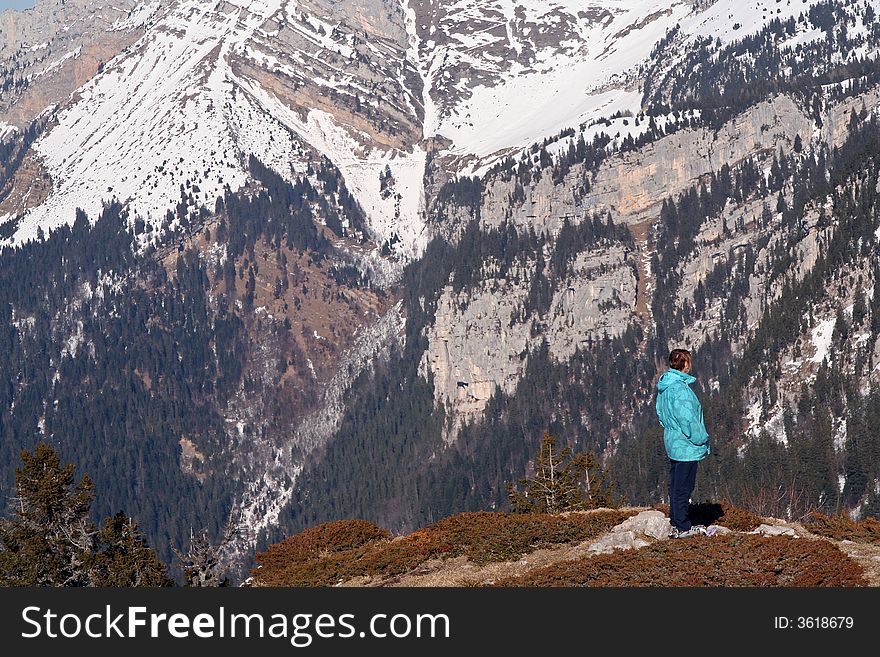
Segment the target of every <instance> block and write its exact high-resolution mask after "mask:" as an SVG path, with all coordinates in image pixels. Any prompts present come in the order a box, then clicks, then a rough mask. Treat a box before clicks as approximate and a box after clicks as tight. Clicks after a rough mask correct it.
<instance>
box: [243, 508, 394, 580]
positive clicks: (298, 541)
mask: <svg viewBox="0 0 880 657" xmlns="http://www.w3.org/2000/svg"><path fill="white" fill-rule="evenodd" d="M388 538H391V532H389V531H388V530H387V529H382V528H381V527H377V526H376V525H374V524H372V523H370V522H367V521H366V520H340V521H338V522H328V523H325V524H323V525H318V526H316V527H310V528H309V529H306V530H303V531H301V532H300V533H299V534H295V535H294V536H291V537H290V538H287V539H285V540H283V541H281V542H280V543H276V544H275V545H270V546H269V549H268V550H267V551H266V552H262V553H259V554H257V555H256V561H257V563H258V564H259V565H260V567H261V568H260V572H261V573H264V574H265V573H268V572H269V571H272V570H275V569H278V568H284V567H286V566H288V565H289V564H292V563H304V562H307V561H310V560H312V559H317V558H319V557H321V556H322V555H326V554H332V553H334V552H345V551H348V550H352V549H354V548H358V547H361V546H363V545H366V544H368V543H370V542H372V541H379V540H382V539H388Z"/></svg>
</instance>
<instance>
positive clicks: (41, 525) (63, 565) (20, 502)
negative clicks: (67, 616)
mask: <svg viewBox="0 0 880 657" xmlns="http://www.w3.org/2000/svg"><path fill="white" fill-rule="evenodd" d="M21 458H22V461H24V465H23V467H21V468H16V470H15V491H16V496H15V498H13V500H12V503H11V511H12V514H11V515H12V517H11V518H9V519H5V520H3V521H0V584H3V585H5V586H87V585H88V584H89V583H90V571H89V564H90V562H91V559H92V552H93V550H94V545H95V527H94V524H93V523H92V521H91V520H90V519H89V507H90V506H91V503H92V500H93V499H94V493H93V490H92V488H93V487H92V482H91V480H90V479H89V477H88V475H84V476H83V478H82V479H81V480H80V482H79V483H76V484H75V483H74V472H75V470H76V466H74V465H73V464H67V465H64V466H62V465H61V460H60V459H59V458H58V454H56V452H55V450H54V449H52V448H51V447H49V446H48V445H45V444H42V443H41V444H39V445H37V447H36V448H35V449H34V451H33V453H31V452H28V451H27V450H24V451H22V453H21Z"/></svg>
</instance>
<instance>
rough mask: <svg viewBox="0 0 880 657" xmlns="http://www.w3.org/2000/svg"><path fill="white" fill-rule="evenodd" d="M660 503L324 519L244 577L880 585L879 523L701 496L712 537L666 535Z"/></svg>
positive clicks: (701, 512)
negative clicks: (756, 509)
mask: <svg viewBox="0 0 880 657" xmlns="http://www.w3.org/2000/svg"><path fill="white" fill-rule="evenodd" d="M664 511H665V509H662V510H661V509H653V508H646V507H628V508H624V509H614V510H611V509H597V510H594V511H584V512H575V513H570V514H561V515H558V516H550V515H536V516H528V515H519V516H517V515H508V514H498V513H495V514H492V513H482V514H462V515H460V516H453V517H452V518H447V519H445V520H443V521H441V522H439V523H437V524H435V525H432V526H430V527H427V528H424V529H421V530H419V531H417V532H414V533H413V534H410V535H408V536H398V537H392V536H390V535H389V534H388V533H387V532H384V530H381V529H379V528H376V527H374V526H372V525H369V523H364V522H363V521H343V522H341V523H330V524H327V525H322V526H319V527H316V528H312V529H310V530H306V531H305V532H302V533H301V534H298V535H296V536H293V537H291V538H289V539H287V540H286V541H284V542H282V543H280V544H277V545H275V546H272V547H271V548H270V549H269V551H268V552H267V553H264V554H263V555H260V556H259V557H258V562H260V563H261V566H260V567H258V568H257V569H256V570H255V571H254V580H253V583H254V584H255V585H258V586H260V585H264V586H277V585H317V586H354V587H364V586H400V587H403V586H419V587H421V586H431V587H433V586H837V587H839V586H880V540H878V539H880V532H878V531H877V530H878V528H880V527H878V525H876V524H875V523H874V522H873V521H865V522H863V523H854V522H852V521H850V520H848V519H845V518H830V517H827V516H819V515H817V516H815V517H812V516H811V517H808V518H805V519H804V522H803V523H799V522H786V521H784V520H780V519H778V518H761V517H759V516H755V515H753V514H750V513H748V512H746V511H743V510H740V509H735V508H733V507H730V506H728V505H719V504H703V505H696V506H694V507H692V511H691V515H692V517H694V518H696V519H697V520H698V522H704V521H705V520H706V519H711V518H713V517H715V518H716V521H715V522H712V523H711V525H713V526H714V527H715V529H716V533H715V535H714V536H711V537H709V536H700V537H695V538H690V539H678V540H670V539H669V538H668V532H669V527H670V525H669V519H668V517H667V516H666V514H665V512H664ZM347 523H349V524H347ZM355 523H360V524H355ZM707 524H709V523H707ZM362 525H363V526H362ZM364 526H366V527H368V528H369V531H366V530H365V529H364ZM365 531H366V533H364V532H365ZM358 536H363V537H364V538H363V539H362V540H361V539H359V538H358Z"/></svg>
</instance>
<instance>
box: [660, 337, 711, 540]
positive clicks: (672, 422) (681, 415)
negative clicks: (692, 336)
mask: <svg viewBox="0 0 880 657" xmlns="http://www.w3.org/2000/svg"><path fill="white" fill-rule="evenodd" d="M669 368H670V369H669V371H668V372H665V373H664V374H663V376H661V377H660V380H659V381H658V382H657V391H658V394H657V404H656V408H657V417H658V418H660V424H661V425H662V426H663V445H664V446H665V447H666V454H667V456H668V457H669V521H670V522H671V523H672V530H671V531H670V533H669V537H670V538H688V537H690V536H696V535H698V534H704V535H705V534H707V533H709V532H707V530H706V528H705V527H703V526H702V525H694V524H692V523H691V520H690V518H689V517H688V504H689V503H690V498H691V493H693V492H694V482H695V481H696V479H697V463H699V462H700V461H702V460H703V459H704V458H706V455H707V454H709V434H708V433H707V432H706V426H705V424H703V409H702V407H701V406H700V400H699V399H697V395H696V394H695V393H694V391H693V390H691V388H690V384H691V383H693V382H694V381H696V380H697V379H696V378H695V377H693V376H691V375H690V374H689V372H690V371H691V353H690V352H689V351H687V350H686V349H673V350H672V353H670V354H669Z"/></svg>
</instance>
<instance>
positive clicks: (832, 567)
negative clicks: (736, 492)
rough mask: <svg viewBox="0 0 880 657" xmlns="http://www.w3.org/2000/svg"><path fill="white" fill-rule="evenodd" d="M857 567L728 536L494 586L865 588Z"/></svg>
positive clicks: (555, 568)
mask: <svg viewBox="0 0 880 657" xmlns="http://www.w3.org/2000/svg"><path fill="white" fill-rule="evenodd" d="M867 584H868V582H867V580H865V578H864V574H863V572H862V568H861V566H859V565H858V564H857V563H856V562H855V561H853V560H852V559H850V558H849V557H848V556H846V555H845V554H844V553H843V552H841V551H840V550H839V549H838V548H837V546H836V545H834V544H832V543H829V542H827V541H821V540H810V539H804V538H790V537H786V536H772V537H766V536H758V535H750V534H728V535H726V536H716V537H711V538H710V537H698V538H691V539H684V540H677V541H663V542H659V543H655V544H653V545H651V546H649V547H646V548H643V549H641V550H638V551H635V552H633V551H624V552H617V553H614V554H607V555H598V556H594V557H587V558H583V559H581V560H579V561H572V562H563V563H558V564H554V565H552V566H547V567H545V568H541V569H538V570H535V571H532V572H531V573H528V574H526V575H522V576H519V577H512V578H509V579H506V580H503V581H500V582H497V585H498V586H655V587H668V586H762V587H768V586H791V587H804V586H867Z"/></svg>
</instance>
